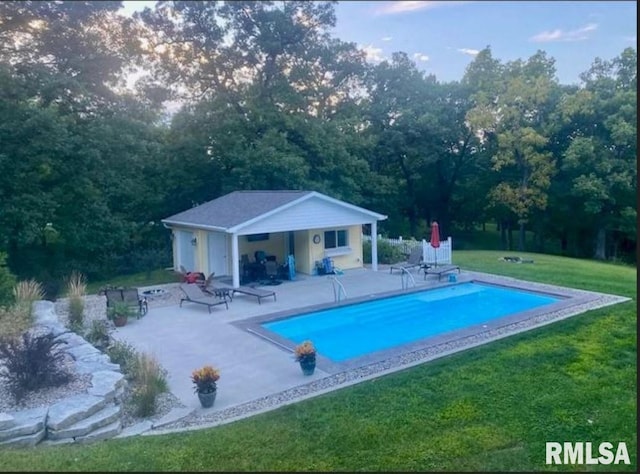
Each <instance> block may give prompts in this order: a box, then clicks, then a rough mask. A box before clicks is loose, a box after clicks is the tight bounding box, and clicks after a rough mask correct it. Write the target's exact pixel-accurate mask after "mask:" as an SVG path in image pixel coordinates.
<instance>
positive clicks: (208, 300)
mask: <svg viewBox="0 0 640 474" xmlns="http://www.w3.org/2000/svg"><path fill="white" fill-rule="evenodd" d="M180 289H181V290H182V292H183V293H184V296H183V297H182V298H180V307H182V302H183V301H188V302H190V303H198V304H204V305H207V307H208V309H209V313H211V308H212V307H213V306H217V305H219V304H223V305H225V306H226V308H227V309H229V305H228V304H227V300H226V299H222V300H221V299H219V298H215V297H213V296H211V295H208V294H206V293H204V292H203V291H202V290H201V289H200V287H198V286H197V285H190V284H188V283H182V284H181V285H180Z"/></svg>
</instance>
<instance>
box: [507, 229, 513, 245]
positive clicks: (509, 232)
mask: <svg viewBox="0 0 640 474" xmlns="http://www.w3.org/2000/svg"><path fill="white" fill-rule="evenodd" d="M507 243H508V247H509V250H513V229H512V228H511V222H509V224H507Z"/></svg>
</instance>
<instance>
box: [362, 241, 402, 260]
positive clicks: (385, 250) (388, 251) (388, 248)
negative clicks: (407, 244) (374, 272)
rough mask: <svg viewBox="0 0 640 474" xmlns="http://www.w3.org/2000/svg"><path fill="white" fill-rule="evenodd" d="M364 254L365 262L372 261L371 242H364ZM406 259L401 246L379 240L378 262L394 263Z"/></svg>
mask: <svg viewBox="0 0 640 474" xmlns="http://www.w3.org/2000/svg"><path fill="white" fill-rule="evenodd" d="M362 256H363V261H364V263H371V242H369V241H366V240H365V241H364V242H362ZM403 260H405V256H404V254H403V253H402V250H401V249H400V248H399V247H396V246H394V245H391V244H390V243H389V242H387V241H385V240H378V263H384V264H387V265H389V264H392V263H397V262H401V261H403Z"/></svg>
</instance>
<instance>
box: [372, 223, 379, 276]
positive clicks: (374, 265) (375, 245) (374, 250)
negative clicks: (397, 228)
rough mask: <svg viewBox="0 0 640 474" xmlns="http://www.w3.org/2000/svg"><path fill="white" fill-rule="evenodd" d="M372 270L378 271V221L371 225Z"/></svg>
mask: <svg viewBox="0 0 640 474" xmlns="http://www.w3.org/2000/svg"><path fill="white" fill-rule="evenodd" d="M371 270H373V271H374V272H377V271H378V221H373V222H372V223H371Z"/></svg>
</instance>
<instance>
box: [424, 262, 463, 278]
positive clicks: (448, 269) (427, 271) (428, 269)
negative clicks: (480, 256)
mask: <svg viewBox="0 0 640 474" xmlns="http://www.w3.org/2000/svg"><path fill="white" fill-rule="evenodd" d="M422 269H423V270H424V279H425V280H426V279H427V275H438V281H440V279H441V278H442V275H446V274H447V273H452V272H455V271H456V270H458V273H460V267H459V266H458V265H433V266H431V265H425V266H423V267H422Z"/></svg>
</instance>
